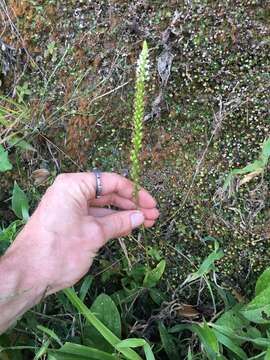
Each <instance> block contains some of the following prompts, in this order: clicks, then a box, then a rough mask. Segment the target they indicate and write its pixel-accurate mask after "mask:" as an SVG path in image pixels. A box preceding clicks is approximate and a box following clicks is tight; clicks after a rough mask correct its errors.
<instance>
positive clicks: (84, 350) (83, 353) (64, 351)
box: [48, 342, 117, 360]
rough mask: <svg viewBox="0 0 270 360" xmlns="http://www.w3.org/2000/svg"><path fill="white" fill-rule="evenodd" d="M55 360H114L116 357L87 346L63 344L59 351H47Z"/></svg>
mask: <svg viewBox="0 0 270 360" xmlns="http://www.w3.org/2000/svg"><path fill="white" fill-rule="evenodd" d="M48 353H49V354H50V355H53V359H55V360H116V359H117V356H116V355H111V354H108V353H106V352H104V351H101V350H98V349H94V348H91V347H88V346H84V345H79V344H74V343H69V342H67V343H65V345H64V346H63V347H62V348H61V349H59V350H51V349H50V350H48Z"/></svg>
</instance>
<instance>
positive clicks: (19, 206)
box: [11, 181, 29, 221]
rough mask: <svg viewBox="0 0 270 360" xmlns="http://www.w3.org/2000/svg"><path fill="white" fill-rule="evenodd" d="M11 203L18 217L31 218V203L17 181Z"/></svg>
mask: <svg viewBox="0 0 270 360" xmlns="http://www.w3.org/2000/svg"><path fill="white" fill-rule="evenodd" d="M11 204H12V210H13V212H14V213H15V215H16V216H17V217H18V218H20V219H23V220H25V221H27V220H28V218H29V203H28V200H27V197H26V195H25V193H24V191H23V190H22V189H21V188H20V187H19V185H18V184H17V183H16V181H15V183H14V187H13V192H12V199H11Z"/></svg>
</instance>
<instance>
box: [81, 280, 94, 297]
mask: <svg viewBox="0 0 270 360" xmlns="http://www.w3.org/2000/svg"><path fill="white" fill-rule="evenodd" d="M93 280H94V278H93V276H92V275H87V276H85V278H84V279H83V283H82V286H81V288H80V293H79V297H80V299H81V300H82V301H84V299H85V297H86V295H87V293H88V291H89V289H90V287H91V285H92V282H93Z"/></svg>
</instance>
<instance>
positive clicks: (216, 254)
mask: <svg viewBox="0 0 270 360" xmlns="http://www.w3.org/2000/svg"><path fill="white" fill-rule="evenodd" d="M223 256H224V253H223V251H221V250H218V249H215V250H214V251H212V252H211V254H209V255H208V256H207V258H206V259H205V260H204V261H203V262H202V264H201V266H200V267H199V269H198V270H197V271H196V272H194V273H193V274H190V275H188V277H187V278H186V280H185V281H184V283H183V284H182V286H183V285H185V284H187V283H189V282H192V281H195V280H197V279H200V278H201V277H202V276H204V275H206V274H208V273H209V271H210V270H214V263H215V261H217V260H220V259H221V258H222V257H223Z"/></svg>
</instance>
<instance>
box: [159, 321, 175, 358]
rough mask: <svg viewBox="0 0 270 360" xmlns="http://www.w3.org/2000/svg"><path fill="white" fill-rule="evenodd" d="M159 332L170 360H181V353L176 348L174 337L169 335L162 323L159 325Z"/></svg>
mask: <svg viewBox="0 0 270 360" xmlns="http://www.w3.org/2000/svg"><path fill="white" fill-rule="evenodd" d="M158 330H159V335H160V339H161V342H162V345H163V347H164V350H165V352H166V354H167V356H168V358H169V359H170V360H177V359H179V355H178V354H179V352H178V350H177V348H176V346H175V343H174V341H173V338H172V336H171V335H170V334H169V333H168V331H167V329H166V327H165V326H164V324H163V323H162V322H159V324H158Z"/></svg>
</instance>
